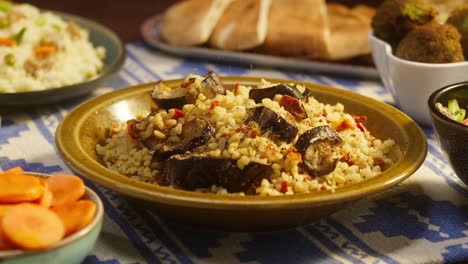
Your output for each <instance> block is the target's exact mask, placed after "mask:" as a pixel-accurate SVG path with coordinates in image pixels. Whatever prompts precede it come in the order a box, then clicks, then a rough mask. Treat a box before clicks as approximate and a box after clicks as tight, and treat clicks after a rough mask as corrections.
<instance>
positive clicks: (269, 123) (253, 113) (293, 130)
mask: <svg viewBox="0 0 468 264" xmlns="http://www.w3.org/2000/svg"><path fill="white" fill-rule="evenodd" d="M249 112H250V118H249V120H252V121H255V122H257V123H258V125H259V126H260V129H261V130H262V132H265V131H266V130H268V131H270V132H271V133H273V134H275V135H277V136H279V138H280V139H281V140H283V141H285V142H287V143H289V142H291V141H292V140H293V139H294V138H295V137H296V135H297V131H298V129H297V127H295V126H294V125H291V124H290V123H289V122H288V121H286V119H284V118H283V117H281V116H280V115H278V114H277V113H275V111H273V110H271V109H270V108H268V107H266V106H257V107H255V108H251V109H249Z"/></svg>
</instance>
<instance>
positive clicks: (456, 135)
mask: <svg viewBox="0 0 468 264" xmlns="http://www.w3.org/2000/svg"><path fill="white" fill-rule="evenodd" d="M450 99H457V102H458V104H459V106H460V107H461V108H463V109H467V108H468V82H462V83H456V84H452V85H448V86H445V87H443V88H440V89H438V90H437V91H435V92H434V93H433V94H432V95H431V96H430V97H429V100H428V101H427V103H428V108H429V111H430V112H431V117H432V121H433V125H434V130H435V131H436V135H437V138H438V140H439V143H440V147H441V148H442V151H443V153H444V155H445V157H446V158H447V160H448V161H449V163H450V165H451V166H452V168H453V170H454V171H455V174H457V176H458V177H459V178H460V179H461V180H462V181H463V182H464V183H465V184H468V147H467V145H466V142H467V138H468V126H466V125H464V124H461V123H458V122H456V121H454V120H452V119H450V118H448V117H447V116H445V115H444V114H442V113H441V112H440V111H439V110H438V109H437V107H436V104H437V103H441V104H442V105H443V106H445V107H447V104H448V101H449V100H450Z"/></svg>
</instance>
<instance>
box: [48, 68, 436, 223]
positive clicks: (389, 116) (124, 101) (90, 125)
mask: <svg viewBox="0 0 468 264" xmlns="http://www.w3.org/2000/svg"><path fill="white" fill-rule="evenodd" d="M221 80H222V81H223V84H224V85H225V86H226V87H228V88H229V87H231V88H232V86H233V85H235V84H236V83H241V84H246V85H256V84H258V83H259V82H260V81H261V78H248V77H222V78H221ZM268 80H269V81H271V82H275V83H297V84H301V85H305V87H308V88H309V89H311V90H312V95H313V96H314V97H315V98H316V99H318V100H319V101H321V102H325V103H331V104H336V103H337V102H341V103H343V104H344V106H345V111H346V112H348V113H353V114H356V115H366V116H367V117H368V121H367V122H366V127H368V128H369V130H370V131H371V132H372V133H374V134H375V136H376V137H378V138H393V139H394V140H395V141H396V143H397V144H398V145H399V147H400V148H401V150H402V152H403V156H402V158H401V160H400V161H398V162H397V163H396V164H395V165H394V166H392V167H391V168H389V169H388V170H386V171H385V172H384V173H383V174H381V175H380V176H378V177H375V178H373V179H369V180H366V181H363V182H361V183H358V184H355V185H349V186H347V187H344V188H340V189H337V190H336V191H335V192H328V191H322V192H316V193H310V194H297V195H285V196H276V197H260V196H230V195H215V194H206V193H197V192H192V191H185V190H178V189H173V188H169V187H162V186H157V185H154V184H149V183H144V182H141V181H137V180H134V179H131V178H129V177H126V176H124V175H121V174H118V173H116V172H114V171H112V170H110V169H108V168H106V167H105V166H104V165H103V163H101V161H100V159H99V158H98V156H97V155H96V152H95V147H96V144H98V143H99V142H102V140H103V138H104V135H105V133H106V129H107V128H108V127H109V126H110V124H111V123H112V122H124V121H126V120H128V119H130V118H134V117H135V116H136V115H137V113H138V112H140V111H141V110H146V111H149V110H150V107H151V104H152V99H151V96H150V91H151V90H152V89H153V87H154V85H155V83H149V84H143V85H140V86H135V87H129V88H126V89H121V90H118V91H115V92H111V93H108V94H105V95H102V96H99V97H96V98H93V99H91V100H89V101H87V102H85V103H83V104H81V105H80V106H78V107H77V108H75V109H74V110H73V111H71V112H70V113H69V114H68V115H67V116H66V117H65V118H64V119H63V121H62V122H61V123H60V125H59V126H58V127H57V130H56V146H57V149H58V151H59V153H60V155H61V156H62V158H63V159H64V160H65V161H66V162H68V163H69V164H70V165H71V166H73V168H75V169H76V171H78V172H79V173H80V174H81V175H83V176H85V177H88V178H89V179H91V180H92V181H95V182H96V183H98V184H101V185H103V186H105V187H107V188H110V189H112V190H115V191H116V192H119V193H121V194H124V195H126V196H129V197H131V198H134V199H136V201H137V202H136V203H135V204H140V205H142V206H144V207H145V208H151V210H152V211H153V212H155V213H157V214H159V215H160V216H164V217H166V218H170V219H173V220H176V221H179V222H189V223H191V224H195V225H203V226H208V227H211V228H221V229H229V230H265V229H270V230H271V229H273V228H279V227H291V226H294V225H301V224H305V223H309V222H311V221H314V220H317V219H319V218H321V217H323V216H326V215H328V214H330V213H332V212H334V211H336V210H338V209H339V208H342V207H344V206H346V205H348V204H349V203H350V202H352V201H354V200H356V199H358V198H361V197H364V196H369V195H371V194H373V193H376V192H379V191H381V190H384V189H386V188H389V187H391V186H394V185H395V184H397V183H399V182H401V181H403V180H404V179H406V178H407V177H409V176H410V175H411V174H412V173H413V172H414V171H416V169H417V168H418V167H419V166H420V165H421V164H422V162H423V161H424V158H425V156H426V153H427V143H426V139H425V137H424V134H423V133H422V131H421V129H420V128H419V126H418V125H417V124H416V123H415V122H414V121H413V120H412V119H410V118H409V117H408V116H407V115H405V114H403V113H402V112H400V111H399V110H397V109H395V108H393V107H391V106H389V105H387V104H384V103H381V102H379V101H376V100H374V99H371V98H368V97H365V96H362V95H359V94H356V93H352V92H349V91H344V90H342V89H336V88H331V87H327V86H323V85H318V84H311V83H304V82H295V81H291V80H280V79H270V78H268ZM182 82H183V80H182V79H180V80H169V81H165V83H166V84H168V85H169V86H175V85H180V84H181V83H182Z"/></svg>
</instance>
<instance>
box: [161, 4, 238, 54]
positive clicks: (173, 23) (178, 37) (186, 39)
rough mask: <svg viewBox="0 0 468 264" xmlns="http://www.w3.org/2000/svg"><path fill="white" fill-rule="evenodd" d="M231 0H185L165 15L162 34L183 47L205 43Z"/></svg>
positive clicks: (168, 10) (171, 42)
mask: <svg viewBox="0 0 468 264" xmlns="http://www.w3.org/2000/svg"><path fill="white" fill-rule="evenodd" d="M230 2H231V0H185V1H181V2H178V3H176V4H174V5H172V6H171V7H169V9H167V10H166V12H165V13H164V17H163V20H162V23H161V34H162V36H163V37H164V39H165V40H166V41H167V42H169V43H170V44H174V45H181V46H192V45H200V44H203V43H205V42H206V41H207V40H208V38H209V37H210V35H211V32H212V30H213V28H214V26H215V24H216V22H217V21H218V19H219V17H220V16H221V15H222V13H223V12H224V9H225V8H226V7H227V5H228V4H229V3H230Z"/></svg>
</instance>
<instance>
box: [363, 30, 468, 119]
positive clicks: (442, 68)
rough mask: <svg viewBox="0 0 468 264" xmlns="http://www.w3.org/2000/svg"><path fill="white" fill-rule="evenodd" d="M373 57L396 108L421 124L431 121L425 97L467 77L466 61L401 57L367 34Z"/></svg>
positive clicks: (388, 46)
mask: <svg viewBox="0 0 468 264" xmlns="http://www.w3.org/2000/svg"><path fill="white" fill-rule="evenodd" d="M369 40H370V45H371V49H372V57H373V59H374V62H375V64H376V67H377V71H378V72H379V75H380V78H381V79H382V82H383V84H384V85H385V87H386V88H387V89H389V90H390V92H391V93H392V95H393V98H394V99H395V101H396V102H397V104H398V106H399V108H400V109H401V110H402V111H403V112H405V113H406V114H408V115H409V116H410V117H411V118H413V119H414V120H415V121H416V122H418V123H419V124H421V125H427V126H430V125H431V124H432V121H431V117H430V113H429V110H428V109H427V99H428V98H429V96H430V95H431V94H432V93H433V92H434V91H436V90H437V89H439V88H442V87H444V86H447V85H449V84H454V83H458V82H462V81H467V80H468V62H455V63H421V62H414V61H408V60H403V59H400V58H398V57H396V56H395V55H393V53H392V47H391V46H390V45H389V44H388V43H386V42H385V41H383V40H381V39H379V38H377V37H375V36H374V35H373V33H372V32H371V33H370V34H369Z"/></svg>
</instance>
